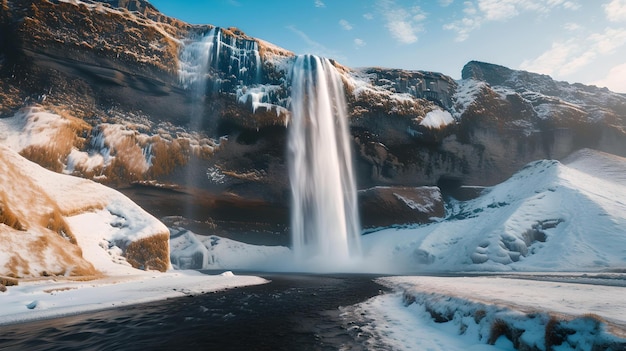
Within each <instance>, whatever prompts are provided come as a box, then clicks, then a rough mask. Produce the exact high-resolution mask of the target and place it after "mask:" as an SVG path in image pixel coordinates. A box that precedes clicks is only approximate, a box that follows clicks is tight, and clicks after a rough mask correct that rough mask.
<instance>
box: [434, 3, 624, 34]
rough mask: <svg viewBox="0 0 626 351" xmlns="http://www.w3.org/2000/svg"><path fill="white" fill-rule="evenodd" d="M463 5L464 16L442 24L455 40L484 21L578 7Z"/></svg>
mask: <svg viewBox="0 0 626 351" xmlns="http://www.w3.org/2000/svg"><path fill="white" fill-rule="evenodd" d="M614 1H618V0H614ZM619 1H626V0H619ZM463 6H464V9H463V13H464V17H463V18H462V19H460V20H457V21H454V22H452V23H448V24H446V25H444V26H443V28H444V29H446V30H451V31H454V32H456V33H457V36H456V41H465V40H467V38H469V35H470V33H471V32H472V31H474V30H476V29H478V28H480V27H481V26H482V25H483V23H486V22H490V21H500V22H502V21H507V20H509V19H511V18H514V17H517V16H519V15H520V14H522V13H524V12H535V13H538V14H547V13H549V12H550V11H552V10H553V9H555V8H562V9H566V10H572V11H573V10H577V9H579V8H580V4H579V3H578V2H576V1H570V0H471V1H465V2H464V3H463Z"/></svg>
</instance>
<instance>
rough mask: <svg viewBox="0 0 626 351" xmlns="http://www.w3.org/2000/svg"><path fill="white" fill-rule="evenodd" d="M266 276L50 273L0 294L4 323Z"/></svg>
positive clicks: (239, 283) (172, 295) (261, 281)
mask: <svg viewBox="0 0 626 351" xmlns="http://www.w3.org/2000/svg"><path fill="white" fill-rule="evenodd" d="M267 282H268V281H267V280H265V279H263V278H259V277H254V276H239V275H234V274H233V273H232V272H224V273H222V274H219V275H206V274H202V273H199V272H197V271H169V272H166V273H160V272H142V271H136V272H134V273H133V274H126V275H117V276H108V277H102V278H98V279H90V280H85V281H80V280H76V279H65V278H64V277H49V278H42V279H36V280H24V281H20V282H19V285H16V286H10V287H8V288H7V291H6V292H4V293H0V305H2V309H0V325H5V324H14V323H24V322H30V321H35V320H41V319H50V318H58V317H64V316H70V315H77V314H81V313H86V312H92V311H98V310H104V309H110V308H119V307H124V306H130V305H135V304H140V303H146V302H152V301H160V300H166V299H169V298H175V297H181V296H190V295H191V296H192V295H199V294H204V293H208V292H214V291H220V290H225V289H231V288H236V287H241V286H248V285H259V284H265V283H267Z"/></svg>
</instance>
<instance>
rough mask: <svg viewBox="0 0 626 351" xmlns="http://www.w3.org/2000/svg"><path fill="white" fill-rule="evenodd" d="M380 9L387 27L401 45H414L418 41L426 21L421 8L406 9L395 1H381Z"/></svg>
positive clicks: (379, 3) (379, 2)
mask: <svg viewBox="0 0 626 351" xmlns="http://www.w3.org/2000/svg"><path fill="white" fill-rule="evenodd" d="M378 9H379V11H380V13H381V14H382V16H383V17H384V19H385V22H386V24H385V27H386V28H387V30H389V33H390V34H391V36H392V37H393V38H394V39H396V40H397V41H398V42H399V43H401V44H412V43H415V42H416V41H417V40H418V36H417V35H418V33H420V32H422V31H423V30H424V27H423V23H422V22H423V21H424V20H425V19H426V13H425V12H424V11H422V9H421V8H420V7H419V6H413V7H410V8H405V7H402V6H399V5H398V4H396V2H395V1H394V0H379V1H378Z"/></svg>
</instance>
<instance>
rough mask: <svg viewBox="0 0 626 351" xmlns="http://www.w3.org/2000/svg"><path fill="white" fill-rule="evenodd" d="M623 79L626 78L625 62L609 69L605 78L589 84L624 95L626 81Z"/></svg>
mask: <svg viewBox="0 0 626 351" xmlns="http://www.w3.org/2000/svg"><path fill="white" fill-rule="evenodd" d="M624 77H626V62H625V63H622V64H621V65H617V66H615V67H613V68H611V69H610V70H609V73H608V74H607V75H606V77H604V78H603V79H600V80H597V81H595V82H592V83H591V84H594V85H597V86H599V87H607V88H609V89H611V90H613V91H616V92H619V93H626V80H625V79H624Z"/></svg>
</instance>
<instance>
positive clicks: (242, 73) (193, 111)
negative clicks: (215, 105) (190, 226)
mask: <svg viewBox="0 0 626 351" xmlns="http://www.w3.org/2000/svg"><path fill="white" fill-rule="evenodd" d="M178 61H179V67H178V77H179V82H180V85H181V86H182V87H183V88H184V89H185V90H187V91H189V92H190V97H191V106H190V115H189V123H188V128H189V132H190V133H202V132H203V127H204V126H206V125H207V123H206V122H207V121H206V111H205V106H206V102H207V100H206V99H207V96H213V95H214V94H217V93H218V92H219V91H220V90H221V89H222V88H223V87H224V86H225V87H227V89H230V88H232V86H233V85H234V86H245V85H247V84H250V85H252V84H257V83H258V82H259V81H260V79H261V58H260V55H259V48H258V43H257V42H256V41H254V40H251V39H247V38H243V37H237V36H235V35H232V33H231V34H227V33H226V32H224V31H223V30H222V29H220V28H217V27H214V28H212V29H211V30H209V31H208V32H206V33H203V34H200V33H198V34H195V35H193V36H191V37H190V38H188V39H186V40H184V41H183V45H182V47H181V50H180V53H179V60H178ZM242 89H243V88H242ZM192 152H193V150H192ZM200 163H201V161H200V160H199V159H198V158H196V157H193V156H192V157H190V159H189V162H188V163H187V168H186V175H185V177H186V180H185V181H186V186H187V187H188V188H189V189H190V190H191V191H193V190H192V189H193V188H198V187H201V182H202V181H207V179H208V177H207V173H208V171H207V169H206V167H202V166H201V164H200ZM185 215H186V216H187V217H189V218H192V217H194V208H193V205H192V204H191V203H186V204H185Z"/></svg>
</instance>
